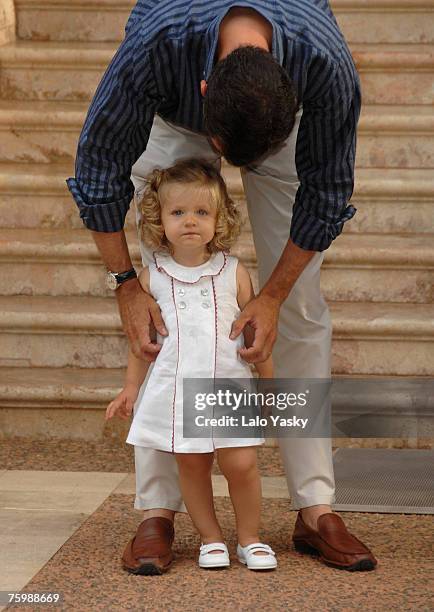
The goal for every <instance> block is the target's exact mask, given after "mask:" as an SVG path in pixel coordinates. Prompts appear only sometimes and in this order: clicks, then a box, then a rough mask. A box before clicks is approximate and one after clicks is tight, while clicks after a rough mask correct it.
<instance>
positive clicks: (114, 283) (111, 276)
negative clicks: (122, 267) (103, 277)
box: [107, 272, 118, 290]
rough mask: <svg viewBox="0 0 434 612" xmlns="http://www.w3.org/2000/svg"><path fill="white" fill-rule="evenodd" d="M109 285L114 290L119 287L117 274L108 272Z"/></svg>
mask: <svg viewBox="0 0 434 612" xmlns="http://www.w3.org/2000/svg"><path fill="white" fill-rule="evenodd" d="M107 287H108V288H109V289H113V290H115V289H117V287H118V281H117V280H116V277H115V275H114V274H112V273H111V272H109V273H108V274H107Z"/></svg>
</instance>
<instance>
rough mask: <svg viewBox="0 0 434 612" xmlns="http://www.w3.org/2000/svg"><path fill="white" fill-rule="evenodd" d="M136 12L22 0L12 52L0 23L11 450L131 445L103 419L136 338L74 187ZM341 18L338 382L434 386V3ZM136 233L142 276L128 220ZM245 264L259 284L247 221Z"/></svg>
mask: <svg viewBox="0 0 434 612" xmlns="http://www.w3.org/2000/svg"><path fill="white" fill-rule="evenodd" d="M8 1H9V0H8ZM5 6H6V5H5ZM132 6H133V3H132V2H131V0H87V1H86V2H84V0H15V15H14V16H13V18H14V19H15V21H16V39H15V40H10V38H11V36H10V31H11V28H10V23H12V16H11V13H10V11H9V14H5V15H6V16H3V22H2V14H1V12H0V42H3V46H1V47H0V269H1V273H0V344H1V346H2V350H1V355H0V424H1V431H2V434H0V435H3V436H11V435H27V436H33V437H35V438H38V437H39V438H44V437H71V438H81V439H98V438H100V437H101V436H102V435H115V434H116V435H118V434H119V432H120V431H123V430H122V426H121V425H119V424H110V425H106V426H104V420H103V410H104V409H105V407H106V405H107V403H108V401H110V399H112V398H113V396H114V395H115V393H116V392H117V390H118V388H119V387H120V385H121V384H122V380H123V375H124V369H123V367H124V366H125V364H126V356H127V344H126V339H125V337H124V335H123V332H122V328H121V324H120V319H119V316H118V313H117V307H116V301H115V300H114V298H113V296H112V295H110V293H109V292H108V291H107V290H106V289H105V287H104V266H103V264H102V262H101V259H100V257H99V254H98V251H97V249H96V246H95V245H94V242H93V239H92V237H91V234H90V232H89V231H88V230H86V229H85V228H84V226H83V224H82V222H81V220H80V218H79V216H78V209H77V207H76V205H75V204H74V202H73V200H72V198H71V196H70V195H69V192H68V191H67V189H66V185H65V178H66V177H68V176H71V175H72V174H73V172H74V170H73V159H74V155H75V151H76V144H77V138H78V135H79V132H80V129H81V126H82V124H83V121H84V118H85V115H86V111H87V107H88V104H89V101H90V99H91V97H92V94H93V92H94V90H95V88H96V86H97V84H98V82H99V80H100V78H101V75H102V73H103V71H104V70H105V68H106V66H107V64H108V63H109V61H110V59H111V57H112V55H113V53H114V51H115V49H116V48H117V46H118V44H119V41H120V40H121V39H122V35H123V28H124V25H125V22H126V19H127V17H128V14H129V11H130V10H131V8H132ZM332 6H333V8H334V11H335V14H336V17H337V19H338V22H339V23H340V25H341V27H342V29H343V31H344V33H345V35H346V38H347V40H348V42H349V43H350V47H351V49H352V52H353V55H354V58H355V60H356V63H357V66H358V69H359V72H360V75H361V79H362V87H363V99H364V107H363V111H362V117H361V122H360V127H359V137H358V151H357V171H356V187H355V193H354V196H353V199H352V203H353V204H354V205H355V206H356V208H357V209H358V212H357V214H356V216H355V217H354V219H353V220H352V221H350V222H349V223H347V224H346V226H345V231H344V233H343V235H342V236H340V237H339V238H338V239H337V240H336V241H335V242H334V244H333V246H332V248H330V249H329V250H328V251H327V252H326V259H325V263H324V266H323V274H322V284H323V289H324V294H325V296H326V298H327V300H328V301H329V304H330V308H331V313H332V317H333V325H334V335H333V372H334V374H335V375H337V376H348V375H371V376H384V377H392V376H412V377H427V376H432V375H433V373H434V357H433V355H434V316H433V315H434V307H433V303H432V297H433V268H434V240H433V238H434V236H433V234H434V224H433V221H434V172H433V168H434V144H433V134H434V105H433V101H434V89H433V83H434V29H433V27H432V23H433V18H434V0H406V1H404V0H335V1H334V2H332ZM2 33H3V34H4V35H3V38H2V37H1V34H2ZM8 33H9V41H8V37H7V34H8ZM224 175H225V178H226V180H227V181H228V183H229V186H230V190H231V193H232V194H233V196H234V198H235V199H236V200H237V201H238V202H239V203H240V204H241V207H242V210H243V213H244V215H245V217H247V213H246V207H245V203H244V199H243V192H242V186H241V180H240V176H239V171H238V170H237V169H234V168H230V167H227V166H226V167H225V168H224ZM125 229H126V231H127V235H128V243H129V245H130V251H131V253H132V257H133V260H134V262H135V264H136V265H137V266H139V251H138V244H137V239H136V235H135V227H134V213H133V212H129V214H128V215H127V220H126V227H125ZM234 252H235V254H237V255H239V256H240V257H241V258H242V259H243V261H245V262H246V263H247V265H248V266H249V268H250V269H251V270H252V272H253V273H254V272H255V254H254V250H253V246H252V240H251V236H250V228H249V224H248V220H247V218H246V225H245V231H244V233H243V235H242V237H241V239H240V241H239V244H238V245H237V248H236V249H235V251H234Z"/></svg>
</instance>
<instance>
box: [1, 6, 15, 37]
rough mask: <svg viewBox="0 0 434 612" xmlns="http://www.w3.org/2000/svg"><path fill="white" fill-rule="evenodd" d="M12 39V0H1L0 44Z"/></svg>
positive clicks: (13, 21) (13, 23)
mask: <svg viewBox="0 0 434 612" xmlns="http://www.w3.org/2000/svg"><path fill="white" fill-rule="evenodd" d="M13 40H15V7H14V0H2V1H1V3H0V46H1V45H5V44H6V43H8V42H12V41H13Z"/></svg>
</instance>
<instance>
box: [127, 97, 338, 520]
mask: <svg viewBox="0 0 434 612" xmlns="http://www.w3.org/2000/svg"><path fill="white" fill-rule="evenodd" d="M301 113H302V109H300V111H299V112H298V114H297V121H296V124H295V127H294V130H293V132H292V133H291V135H290V137H289V138H288V139H287V140H286V142H285V143H284V145H283V147H282V148H281V149H280V150H279V151H278V152H277V153H273V154H272V155H269V156H268V157H266V158H264V159H262V160H261V161H260V163H258V164H254V165H252V166H249V167H246V168H243V169H242V172H241V175H242V180H243V185H244V191H245V195H246V200H247V208H248V213H249V219H250V223H251V226H252V231H253V240H254V244H255V248H256V254H257V260H258V277H259V286H260V287H262V286H263V285H264V284H265V282H266V281H267V279H268V278H269V276H270V275H271V273H272V271H273V269H274V267H275V266H276V264H277V262H278V260H279V258H280V256H281V254H282V251H283V249H284V247H285V245H286V243H287V241H288V238H289V230H290V226H291V217H292V207H293V204H294V200H295V194H296V192H297V188H298V185H299V182H298V177H297V172H296V168H295V145H296V139H297V132H298V126H299V122H300V117H301ZM187 157H200V158H204V159H207V160H208V161H210V162H212V163H214V164H215V165H216V167H217V168H219V169H220V163H221V160H220V157H217V155H216V153H215V152H214V151H213V150H212V149H211V147H210V146H209V144H208V141H207V139H206V137H205V136H203V135H201V134H197V133H195V132H191V131H189V130H186V129H184V128H180V127H178V126H175V125H173V124H171V123H168V122H166V121H164V120H163V119H162V118H161V117H159V116H158V115H156V116H155V119H154V123H153V126H152V130H151V134H150V138H149V142H148V146H147V149H146V151H145V152H144V153H143V154H142V155H141V157H140V158H139V159H138V160H137V162H136V163H135V164H134V166H133V169H132V175H131V180H132V181H133V183H134V186H135V189H136V197H137V196H139V195H140V191H141V190H142V189H143V186H144V177H145V176H146V175H147V174H148V173H149V172H151V171H152V170H153V169H154V168H167V167H169V166H171V165H173V164H174V163H175V162H176V161H178V160H179V159H182V158H187ZM138 217H139V213H137V223H138V222H139V218H138ZM140 248H141V256H142V261H143V265H148V264H149V262H150V261H151V251H150V250H148V249H147V248H146V247H144V246H143V245H142V244H141V247H140ZM323 257H324V253H317V254H316V255H315V256H314V257H313V258H312V259H311V261H310V262H309V264H308V265H307V267H306V268H305V269H304V271H303V273H302V274H301V276H300V277H299V279H298V280H297V282H296V284H295V285H294V287H293V289H292V291H291V293H290V294H289V296H288V298H287V299H286V301H285V302H284V303H283V305H282V307H281V311H280V319H279V326H278V337H277V340H276V343H275V345H274V348H273V359H274V363H275V376H276V377H277V378H329V377H330V375H331V372H330V356H331V321H330V315H329V310H328V307H327V304H326V303H325V301H324V299H323V297H322V295H321V291H320V268H321V263H322V261H323ZM151 371H152V366H151V368H150V369H149V372H148V377H149V375H150V373H151ZM146 380H147V379H146ZM146 380H145V384H146ZM144 386H145V385H144ZM144 386H143V388H144ZM136 405H137V404H136ZM279 446H280V452H281V455H282V461H283V464H284V468H285V473H286V478H287V482H288V490H289V493H290V496H291V501H292V507H293V509H299V508H304V507H307V506H313V505H316V504H331V503H332V502H334V501H335V497H334V477H333V463H332V447H331V439H330V438H280V439H279ZM134 450H135V469H136V499H135V503H134V508H136V509H143V510H145V509H151V508H168V509H171V510H175V511H178V512H186V508H185V506H184V503H183V501H182V497H181V493H180V491H179V484H178V469H177V464H176V460H175V457H174V456H173V455H172V454H170V453H165V452H162V451H157V450H154V449H149V448H143V447H138V446H135V447H134Z"/></svg>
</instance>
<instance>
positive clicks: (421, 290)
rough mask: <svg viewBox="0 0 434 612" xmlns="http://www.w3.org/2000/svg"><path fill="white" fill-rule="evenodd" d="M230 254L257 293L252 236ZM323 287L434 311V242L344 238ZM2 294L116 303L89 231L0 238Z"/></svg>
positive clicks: (327, 265) (354, 298)
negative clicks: (427, 305) (433, 305)
mask: <svg viewBox="0 0 434 612" xmlns="http://www.w3.org/2000/svg"><path fill="white" fill-rule="evenodd" d="M127 242H128V245H129V249H130V253H131V256H132V259H133V263H134V265H135V266H136V267H137V268H138V269H140V268H141V260H140V252H139V245H138V240H137V235H136V233H135V232H134V231H133V232H128V233H127ZM232 253H233V254H234V255H236V256H237V257H238V258H239V259H241V261H243V262H244V263H245V264H246V265H247V266H248V268H249V269H250V271H251V273H252V276H253V278H254V285H255V288H256V290H258V284H257V270H256V254H255V248H254V245H253V240H252V236H251V234H250V233H249V232H247V231H245V232H244V233H243V234H242V235H241V236H240V239H239V240H238V242H237V244H236V245H235V246H234V248H233V249H232ZM11 269H13V274H12V275H11V274H10V273H9V271H10V270H11ZM321 282H322V289H323V293H324V295H325V297H326V299H327V300H330V301H344V302H365V301H366V302H412V303H431V302H432V301H433V298H434V234H413V235H408V234H407V235H405V234H401V235H387V234H386V235H382V234H343V235H342V236H340V237H339V238H338V239H337V240H336V241H335V243H334V245H333V247H332V248H330V249H328V250H327V251H326V253H325V260H324V264H323V268H322V275H321ZM0 294H1V295H4V296H6V295H10V296H12V295H17V296H18V295H28V296H43V295H49V296H60V297H62V296H93V297H110V298H111V297H113V295H112V293H111V291H110V290H109V289H107V288H106V286H105V266H104V265H103V263H102V261H101V258H100V255H99V252H98V250H97V248H96V245H95V243H94V241H93V239H92V235H91V234H90V232H88V231H86V230H75V231H69V230H37V231H36V232H35V231H34V230H32V229H9V230H8V229H6V230H0Z"/></svg>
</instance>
